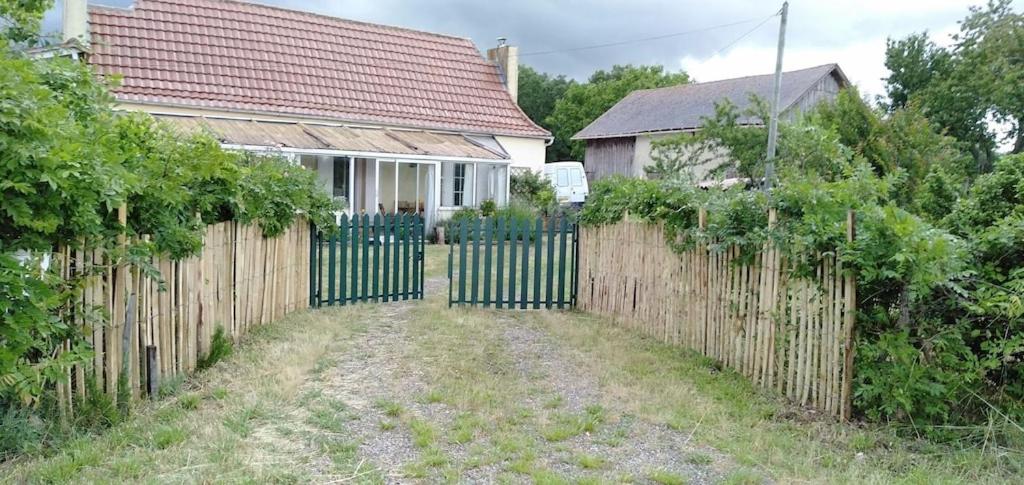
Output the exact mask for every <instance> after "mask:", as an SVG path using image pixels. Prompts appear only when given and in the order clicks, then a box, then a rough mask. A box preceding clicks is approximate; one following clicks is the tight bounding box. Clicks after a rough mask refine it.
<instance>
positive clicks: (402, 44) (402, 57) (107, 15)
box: [89, 0, 550, 137]
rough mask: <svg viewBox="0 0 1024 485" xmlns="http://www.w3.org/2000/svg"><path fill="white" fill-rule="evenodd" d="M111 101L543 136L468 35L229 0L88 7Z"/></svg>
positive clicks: (143, 0) (148, 0) (95, 53)
mask: <svg viewBox="0 0 1024 485" xmlns="http://www.w3.org/2000/svg"><path fill="white" fill-rule="evenodd" d="M89 22H90V26H91V31H92V54H91V55H90V57H89V62H90V64H93V65H94V66H95V68H96V70H97V71H98V72H99V73H101V74H105V75H121V76H123V80H122V82H121V84H120V86H118V87H117V88H115V89H114V94H115V96H116V97H117V99H118V100H119V101H122V102H136V103H146V104H161V105H174V106H184V107H194V108H208V109H215V110H228V111H243V112H249V113H268V114H277V115H287V116H295V117H312V118H318V119H328V120H336V121H342V122H356V123H360V122H361V123H367V124H381V125H388V126H400V127H415V128H426V129H432V130H451V131H459V132H465V133H482V134H502V135H518V136H527V137H548V136H550V134H549V133H548V132H547V131H546V130H544V129H543V128H541V127H539V126H537V125H536V124H535V123H533V122H532V121H530V119H529V118H528V117H527V116H526V115H525V114H524V113H523V112H522V110H520V109H519V106H518V105H517V104H516V103H515V101H513V100H512V98H511V97H510V96H509V93H508V91H507V90H506V89H505V87H504V85H503V83H502V81H501V78H500V77H499V73H498V69H497V66H496V65H495V64H493V63H491V62H488V61H487V60H485V59H484V58H483V57H482V56H481V55H480V52H479V51H478V50H477V48H476V46H474V45H473V42H472V41H470V40H469V39H465V38H460V37H452V36H447V35H440V34H433V33H427V32H420V31H414V30H409V29H403V28H398V27H390V26H384V25H376V24H369V23H363V22H356V21H351V20H344V19H339V18H334V17H327V16H322V15H315V14H311V13H306V12H298V11H293V10H286V9H281V8H276V7H270V6H264V5H257V4H252V3H246V2H241V1H234V0H138V1H137V2H136V4H135V5H134V7H132V8H128V9H120V8H110V7H95V6H94V7H90V9H89Z"/></svg>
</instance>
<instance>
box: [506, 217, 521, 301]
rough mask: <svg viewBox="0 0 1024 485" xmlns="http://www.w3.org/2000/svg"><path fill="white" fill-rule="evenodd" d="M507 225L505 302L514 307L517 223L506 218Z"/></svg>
mask: <svg viewBox="0 0 1024 485" xmlns="http://www.w3.org/2000/svg"><path fill="white" fill-rule="evenodd" d="M508 225H509V237H508V244H509V246H508V247H509V250H508V300H507V301H506V302H505V303H506V304H507V305H506V306H507V307H508V308H515V305H516V276H519V275H518V274H517V271H516V270H517V268H516V254H518V253H519V251H517V250H516V240H517V239H518V238H519V234H518V229H519V224H518V223H517V222H516V220H515V219H509V220H508Z"/></svg>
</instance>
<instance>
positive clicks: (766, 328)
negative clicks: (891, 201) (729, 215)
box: [577, 212, 857, 419]
mask: <svg viewBox="0 0 1024 485" xmlns="http://www.w3.org/2000/svg"><path fill="white" fill-rule="evenodd" d="M701 216H702V217H701V218H700V220H701V224H704V221H706V214H705V213H703V212H702V213H701ZM774 219H775V215H774V214H770V216H769V220H771V221H774ZM847 226H848V231H847V232H848V234H847V235H848V237H849V238H850V240H852V238H853V236H854V218H853V213H852V212H851V213H850V215H849V217H848V220H847ZM579 246H580V247H579V251H580V256H579V265H580V275H579V278H580V288H579V295H578V300H577V301H578V306H579V308H580V309H582V310H584V311H588V312H592V313H597V314H602V315H608V316H611V317H614V318H615V320H616V321H617V322H618V323H620V324H621V325H624V326H627V327H632V328H635V329H637V330H639V331H641V332H643V333H646V334H648V335H650V336H653V337H656V338H658V339H660V340H662V341H664V342H667V343H671V344H675V345H679V346H683V347H687V348H690V349H693V350H696V351H697V352H700V353H702V354H704V355H706V356H708V357H711V358H714V359H716V360H718V361H720V362H721V363H723V364H724V365H726V366H728V367H731V368H733V369H735V370H737V371H738V372H740V373H742V374H743V375H745V376H747V377H748V378H750V380H751V381H753V382H754V383H755V384H757V385H759V386H761V387H763V388H767V389H774V390H775V391H778V392H780V393H782V394H785V395H786V396H787V397H789V398H790V399H792V400H793V401H795V402H797V403H799V404H802V405H811V406H814V407H815V408H817V409H819V410H821V411H822V412H825V413H828V414H831V415H833V416H837V417H839V418H841V419H848V418H849V416H850V386H851V379H852V367H853V345H852V342H853V326H854V320H855V315H856V291H857V290H856V283H855V280H854V278H853V276H852V274H851V273H850V272H848V271H844V268H843V265H842V261H841V260H840V258H837V257H836V254H835V252H832V253H819V254H811V255H807V260H806V261H807V262H809V263H811V265H812V268H813V270H812V273H813V275H812V276H810V277H798V276H797V275H796V274H795V273H794V272H793V271H792V270H793V269H794V268H795V266H796V263H797V261H792V260H790V258H786V257H784V256H783V254H782V252H781V251H780V250H779V249H778V248H775V247H772V245H770V244H766V245H765V246H764V247H763V248H762V250H761V251H760V252H759V253H758V254H755V255H754V257H753V258H752V261H749V262H745V260H744V259H741V258H740V253H739V248H737V247H735V246H733V247H727V248H724V249H721V250H720V249H718V248H715V247H714V245H708V244H696V245H695V247H694V248H692V249H690V250H687V251H685V252H684V253H681V254H680V253H676V252H674V251H673V250H672V248H671V247H670V246H669V245H668V244H667V243H666V239H665V232H664V230H663V228H662V227H661V226H658V225H650V224H646V223H643V222H631V221H625V222H620V223H618V224H614V225H606V226H600V227H584V228H582V229H581V231H580V243H579Z"/></svg>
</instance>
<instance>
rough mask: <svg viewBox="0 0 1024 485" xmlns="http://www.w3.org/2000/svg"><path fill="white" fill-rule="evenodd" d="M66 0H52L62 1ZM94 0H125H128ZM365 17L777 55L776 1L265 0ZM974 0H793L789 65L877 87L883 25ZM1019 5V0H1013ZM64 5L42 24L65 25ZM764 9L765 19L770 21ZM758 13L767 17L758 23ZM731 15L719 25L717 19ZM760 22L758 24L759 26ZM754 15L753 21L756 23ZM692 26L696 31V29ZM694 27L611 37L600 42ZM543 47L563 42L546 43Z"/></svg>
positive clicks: (664, 50) (464, 32) (604, 55)
mask: <svg viewBox="0 0 1024 485" xmlns="http://www.w3.org/2000/svg"><path fill="white" fill-rule="evenodd" d="M61 1H62V0H58V3H60V2H61ZM1017 2H1018V3H1024V0H1017ZM90 3H98V4H104V5H116V6H127V5H130V4H131V3H133V0H101V1H96V2H90ZM261 3H266V4H271V5H277V6H282V7H286V8H293V9H297V10H306V11H311V12H317V13H321V14H327V15H332V16H337V17H344V18H349V19H355V20H362V21H367V22H375V23H382V24H390V25H397V26H402V27H408V28H413V29H419V30H427V31H431V32H439V33H446V34H451V35H458V36H462V37H469V38H471V39H473V40H474V41H475V42H476V44H477V46H478V47H480V48H481V49H486V48H488V47H490V46H491V45H493V44H494V43H495V39H496V38H497V37H501V36H503V37H507V38H508V39H509V43H511V44H514V45H518V46H519V47H520V53H521V59H520V61H521V62H522V63H524V64H528V65H531V66H533V67H535V68H537V69H539V70H541V71H545V72H549V73H554V74H566V75H568V76H570V77H573V78H576V79H585V78H586V77H587V76H588V75H589V74H590V73H591V72H593V71H594V70H596V69H601V68H608V67H611V66H612V65H614V64H626V63H633V64H662V65H664V66H666V67H667V68H669V69H672V70H680V69H682V70H685V71H687V72H689V73H690V75H691V76H693V77H694V78H695V79H697V80H698V81H711V80H715V79H722V78H728V77H734V76H742V75H749V74H763V73H768V72H771V71H772V70H773V69H774V67H775V47H776V42H777V37H776V36H777V32H778V25H779V21H778V20H779V19H778V17H772V18H770V19H769V18H768V17H769V16H771V15H772V14H774V13H775V12H777V11H778V10H779V8H780V6H781V2H776V1H758V0H719V1H707V0H671V1H670V0H662V1H656V0H629V1H623V0H592V1H565V0H563V1H548V0H515V1H512V2H494V1H485V0H428V1H424V0H261ZM979 3H982V1H981V0H978V1H975V0H857V1H854V0H832V1H821V0H817V1H815V0H793V1H792V2H790V15H789V26H788V28H787V39H786V54H785V60H784V67H785V69H787V70H789V69H799V68H803V67H810V66H814V65H818V64H825V63H829V62H838V63H839V65H840V66H842V68H843V70H844V71H845V72H846V74H847V76H849V77H850V79H851V80H852V81H853V82H854V83H856V84H857V85H858V86H860V88H861V91H862V92H864V93H865V94H869V95H877V94H880V93H881V92H882V85H883V84H882V81H881V78H883V77H885V76H886V69H885V66H884V65H883V64H882V61H883V53H884V51H885V39H886V38H887V37H895V38H899V37H903V36H905V35H907V34H910V33H913V32H918V31H922V30H928V31H929V32H930V33H931V35H932V37H933V38H934V39H935V40H936V41H937V42H939V43H941V44H947V43H948V42H949V34H951V33H954V32H956V31H957V29H958V25H957V21H958V20H960V19H962V18H963V17H964V16H965V15H966V14H967V9H968V7H969V6H970V5H975V4H979ZM1018 7H1019V5H1018ZM59 8H60V7H59V6H58V7H57V9H55V11H53V12H50V13H49V15H48V16H47V20H46V28H48V29H50V30H53V29H58V28H59V26H60V20H59V19H60V14H59ZM766 19H767V21H765V20H766ZM762 21H764V22H763V23H762ZM728 24H732V25H729V26H726V27H722V26H723V25H728ZM759 24H760V26H758V25H759ZM755 27H756V28H755ZM693 31H696V32H693ZM683 32H693V33H690V34H688V35H678V36H671V37H666V38H662V39H659V40H650V41H644V42H635V43H628V44H624V45H617V46H612V47H604V48H594V49H582V50H569V51H566V49H576V48H580V47H588V46H594V45H598V44H609V43H621V42H628V41H633V40H637V39H643V38H649V37H656V36H667V35H669V34H675V33H683ZM550 51H559V52H553V53H547V52H550Z"/></svg>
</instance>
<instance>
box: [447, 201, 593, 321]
mask: <svg viewBox="0 0 1024 485" xmlns="http://www.w3.org/2000/svg"><path fill="white" fill-rule="evenodd" d="M452 229H453V230H452V234H451V235H449V236H448V242H449V247H448V280H449V282H450V283H449V286H448V306H452V305H459V306H464V305H472V306H478V305H479V306H483V307H485V308H486V307H490V306H491V305H493V306H494V307H495V308H508V309H514V308H518V309H523V310H525V309H528V308H532V309H539V308H541V307H543V308H571V307H573V306H574V305H575V304H576V290H577V287H576V285H577V281H576V274H577V273H576V261H577V254H576V253H577V247H578V244H577V243H578V238H577V226H576V224H575V222H574V221H572V220H570V219H568V218H565V217H560V218H551V219H544V218H537V219H536V220H522V219H508V218H491V217H488V218H482V219H480V218H478V219H471V220H464V221H462V222H460V223H459V224H458V225H456V226H455V227H453V228H452Z"/></svg>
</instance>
